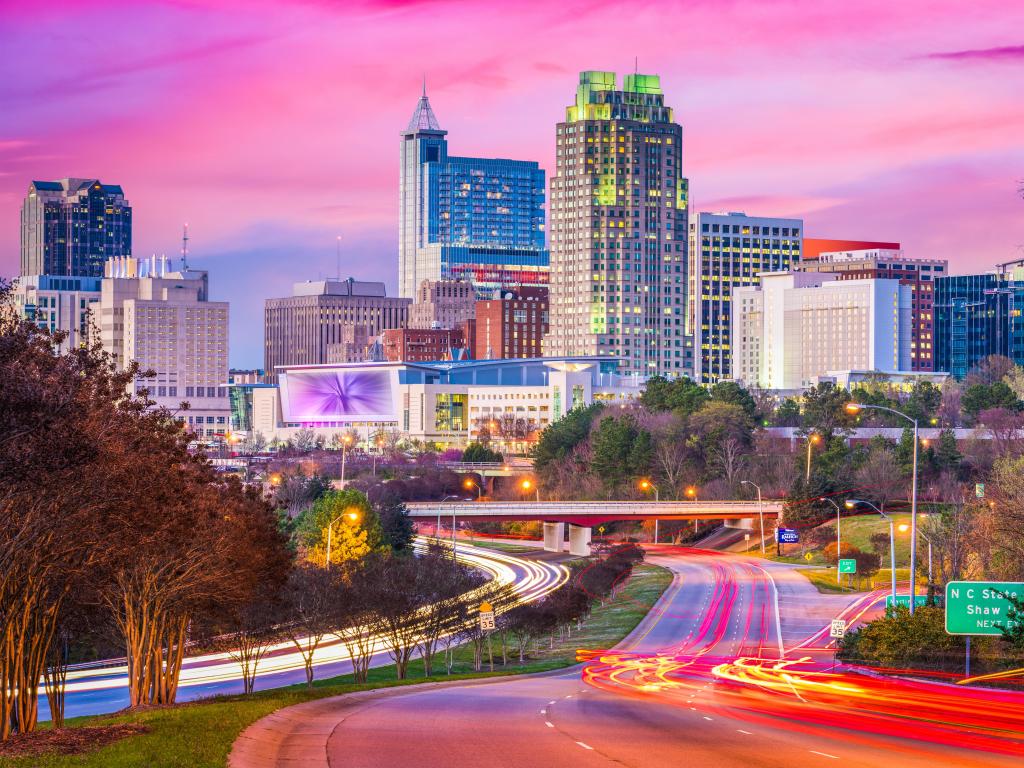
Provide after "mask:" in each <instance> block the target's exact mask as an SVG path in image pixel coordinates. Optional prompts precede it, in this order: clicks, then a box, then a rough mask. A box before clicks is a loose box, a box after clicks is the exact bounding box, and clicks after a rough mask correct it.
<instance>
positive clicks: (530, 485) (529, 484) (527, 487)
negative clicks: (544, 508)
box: [519, 478, 540, 501]
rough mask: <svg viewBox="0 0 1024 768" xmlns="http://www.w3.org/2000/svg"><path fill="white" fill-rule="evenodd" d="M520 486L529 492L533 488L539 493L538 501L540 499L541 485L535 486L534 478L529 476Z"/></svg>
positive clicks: (525, 491)
mask: <svg viewBox="0 0 1024 768" xmlns="http://www.w3.org/2000/svg"><path fill="white" fill-rule="evenodd" d="M519 487H520V488H521V489H522V491H523V493H529V492H530V489H531V488H533V489H534V491H536V494H537V501H540V486H539V485H537V486H535V485H534V484H533V481H532V480H530V479H529V478H527V479H525V480H523V482H521V483H520V484H519Z"/></svg>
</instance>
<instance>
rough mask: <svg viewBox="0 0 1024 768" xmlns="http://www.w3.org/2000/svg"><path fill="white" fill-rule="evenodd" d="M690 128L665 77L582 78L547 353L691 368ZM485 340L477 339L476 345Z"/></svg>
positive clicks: (563, 135) (559, 198)
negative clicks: (686, 166) (686, 167)
mask: <svg viewBox="0 0 1024 768" xmlns="http://www.w3.org/2000/svg"><path fill="white" fill-rule="evenodd" d="M682 154H683V129H682V127H681V126H680V125H679V124H678V123H676V122H675V121H674V119H673V116H672V109H671V108H670V107H666V106H665V97H664V95H663V93H662V90H661V83H660V80H659V78H658V76H657V75H641V74H633V75H626V76H625V78H624V83H623V87H622V89H621V90H619V89H617V88H616V84H615V73H613V72H581V73H580V82H579V86H578V88H577V89H576V102H575V103H574V104H573V105H572V106H570V107H568V108H567V109H566V116H565V121H564V122H561V123H559V124H558V127H557V129H556V160H557V165H556V175H555V176H554V178H552V180H551V294H550V304H551V308H550V329H549V333H548V335H547V336H546V337H545V340H544V354H545V355H549V356H555V357H562V356H568V355H610V356H613V357H618V358H620V359H621V360H622V363H621V365H620V370H621V371H622V372H623V373H632V374H639V375H643V376H649V375H654V374H662V375H668V376H677V375H680V374H683V373H686V372H688V370H689V365H688V364H687V353H688V351H689V350H688V347H687V339H686V333H685V322H686V286H687V281H686V267H687V262H686V222H687V180H686V179H685V178H683V175H682ZM478 343H479V342H478Z"/></svg>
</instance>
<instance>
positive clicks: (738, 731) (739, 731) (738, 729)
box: [736, 728, 754, 736]
mask: <svg viewBox="0 0 1024 768" xmlns="http://www.w3.org/2000/svg"><path fill="white" fill-rule="evenodd" d="M736 731H737V733H745V734H747V736H753V735H754V734H752V733H751V732H750V731H744V730H743V729H742V728H737V729H736Z"/></svg>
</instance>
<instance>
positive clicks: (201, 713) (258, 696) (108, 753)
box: [0, 565, 672, 768]
mask: <svg viewBox="0 0 1024 768" xmlns="http://www.w3.org/2000/svg"><path fill="white" fill-rule="evenodd" d="M671 580H672V575H671V573H670V572H669V571H667V570H665V569H664V568H660V567H658V566H653V565H640V566H638V567H637V568H636V569H635V571H634V573H633V576H632V577H631V578H630V579H629V581H628V582H627V583H626V585H625V586H624V588H623V589H622V590H621V591H620V592H619V593H618V594H617V595H616V596H615V597H614V598H611V599H609V600H607V601H605V603H604V604H603V605H600V604H598V605H595V606H594V610H593V613H592V614H591V616H590V618H589V619H588V620H587V621H586V623H585V624H584V625H583V628H582V629H581V630H580V631H579V632H574V633H573V635H572V636H571V637H569V638H566V639H565V640H564V641H562V642H557V641H556V642H555V644H554V646H553V647H549V644H548V643H547V642H546V641H545V642H542V643H539V644H538V645H539V646H540V647H539V648H536V649H534V650H532V651H531V654H530V657H529V658H528V659H527V661H526V662H525V663H524V664H518V663H516V662H515V661H514V659H515V658H516V657H515V655H514V653H513V651H512V649H511V648H509V664H508V665H507V666H505V667H502V665H501V644H500V642H499V641H497V639H495V642H494V643H493V647H494V652H495V671H494V672H493V673H491V672H488V671H484V672H473V671H472V658H471V652H470V651H469V649H468V648H462V649H459V651H458V652H457V653H456V661H455V665H454V668H453V672H454V674H452V675H451V676H448V675H446V674H443V670H444V662H443V660H442V659H441V657H440V656H438V657H437V658H435V660H434V664H435V667H434V669H435V671H436V670H441V671H442V674H435V675H434V676H433V677H430V678H425V677H423V676H422V675H423V662H422V661H421V660H419V659H417V660H414V661H413V662H412V663H411V664H410V665H409V667H410V668H409V674H410V676H411V677H410V679H407V680H404V681H398V680H395V679H394V675H395V671H394V667H393V666H386V667H377V668H374V669H371V670H370V681H369V682H368V683H366V684H362V685H356V684H354V683H353V682H352V676H351V675H343V676H340V677H335V678H330V679H325V680H316V681H314V684H313V690H308V689H307V688H306V686H305V685H297V686H290V687H287V688H278V689H274V690H269V691H260V692H257V693H254V694H252V695H251V696H240V695H239V696H218V697H214V698H211V699H206V700H201V701H197V702H191V703H188V704H181V705H178V706H174V707H166V708H160V709H150V710H143V711H137V712H125V713H120V714H115V715H104V716H99V717H83V718H75V719H73V720H70V721H69V723H68V724H69V726H70V727H82V726H96V725H110V724H113V723H124V722H134V723H142V724H144V725H145V726H147V727H148V728H149V732H148V733H144V734H141V735H137V736H131V737H129V738H126V739H123V740H122V741H119V742H116V743H114V744H110V745H107V746H105V747H101V748H99V749H94V750H92V751H89V752H86V753H84V754H79V755H57V754H52V753H50V754H42V755H32V756H25V757H17V758H2V757H0V768H29V767H30V766H31V768H71V767H72V766H75V767H76V768H135V767H136V766H138V767H140V768H141V767H142V766H145V767H146V768H179V767H180V766H190V768H223V766H224V765H225V764H226V761H227V756H228V753H229V752H230V751H231V745H232V744H233V743H234V741H235V739H236V738H237V737H238V734H240V733H241V732H242V731H243V730H244V729H245V728H246V727H247V726H248V725H249V724H251V723H253V722H255V721H256V720H259V719H260V718H261V717H263V716H265V715H268V714H270V713H271V712H273V711H274V710H277V709H280V708H281V707H287V706H290V705H292V704H299V703H302V702H304V701H310V700H312V699H319V698H324V697H326V696H336V695H339V694H343V693H350V692H353V691H360V690H366V689H368V688H388V687H393V686H399V685H415V684H416V683H421V682H428V681H443V680H461V679H469V678H478V677H491V676H500V675H515V674H523V673H529V672H544V671H548V670H552V669H559V668H561V667H567V666H571V665H573V664H575V663H576V649H577V648H594V649H600V648H610V647H612V646H614V645H616V644H617V643H618V642H619V641H621V640H622V639H623V638H624V637H625V636H626V635H628V634H629V633H630V632H631V631H632V630H633V628H634V627H636V625H637V624H639V623H640V620H641V619H642V618H643V617H644V616H645V615H646V614H647V612H648V611H649V610H650V608H651V606H652V605H653V604H654V603H655V602H656V601H657V599H658V598H659V597H660V596H661V594H662V593H663V592H664V591H665V589H666V587H668V585H669V583H670V582H671ZM484 668H485V670H486V668H487V667H486V660H485V667H484Z"/></svg>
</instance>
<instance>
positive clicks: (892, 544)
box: [836, 499, 914, 610]
mask: <svg viewBox="0 0 1024 768" xmlns="http://www.w3.org/2000/svg"><path fill="white" fill-rule="evenodd" d="M859 504H863V505H864V506H866V507H871V508H872V509H873V510H875V512H877V513H878V514H880V515H881V516H882V517H883V518H884V519H886V520H888V521H889V569H890V573H891V579H892V605H893V608H895V607H896V526H895V524H894V523H893V521H892V518H891V517H889V516H888V515H887V514H885V512H883V511H882V510H880V509H879V508H878V507H876V506H875V505H874V504H872V503H871V502H870V501H865V500H864V499H849V500H848V501H847V502H846V508H847V509H854V508H855V507H856V506H857V505H859ZM836 567H837V568H838V567H839V566H838V563H837V565H836ZM910 594H911V598H910V605H911V610H913V605H914V598H913V594H914V593H913V591H911V593H910Z"/></svg>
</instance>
